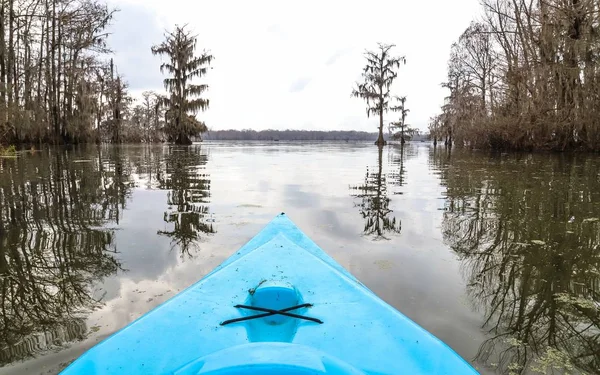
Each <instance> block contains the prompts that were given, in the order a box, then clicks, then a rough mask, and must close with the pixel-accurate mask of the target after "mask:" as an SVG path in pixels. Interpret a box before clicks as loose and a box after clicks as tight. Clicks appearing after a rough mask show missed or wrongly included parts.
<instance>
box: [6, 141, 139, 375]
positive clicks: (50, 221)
mask: <svg viewBox="0 0 600 375" xmlns="http://www.w3.org/2000/svg"><path fill="white" fill-rule="evenodd" d="M101 152H102V150H101V149H100V150H97V151H96V152H95V153H94V154H93V156H94V157H92V158H91V159H87V160H75V159H74V158H73V154H72V153H49V152H46V153H40V154H37V155H35V156H31V157H19V158H16V159H0V164H1V168H0V169H1V170H2V178H1V179H0V283H1V285H2V289H1V290H2V291H1V293H0V298H1V300H0V315H1V318H0V332H1V334H0V365H2V364H6V363H8V362H11V361H13V360H16V359H20V358H22V357H25V356H27V355H30V354H32V353H34V352H36V351H39V350H44V349H48V348H49V347H50V346H51V345H57V344H60V343H62V342H66V341H70V340H73V339H81V338H83V336H84V334H85V331H86V327H85V322H84V320H83V319H82V317H83V316H85V315H86V314H87V313H89V312H90V311H91V310H92V309H94V308H95V307H96V306H98V302H99V301H98V298H94V297H93V296H92V293H91V287H92V285H93V284H94V283H96V282H97V281H98V280H100V279H102V278H104V277H106V276H109V275H112V274H114V273H116V272H117V271H118V270H120V269H121V264H120V263H119V261H118V260H117V259H118V258H117V254H118V251H117V248H116V246H115V245H114V241H113V239H114V233H113V231H112V230H110V229H105V226H106V225H107V224H108V223H110V222H116V221H118V218H119V214H120V210H122V209H123V208H124V206H125V201H126V197H127V196H128V194H129V192H130V187H131V185H129V184H128V183H127V182H126V181H127V180H128V175H127V173H128V169H127V168H125V167H124V166H123V165H122V164H121V161H120V158H119V157H118V156H117V157H115V158H114V159H111V160H108V161H106V162H101V161H100V160H101V159H100V157H99V156H100V155H99V153H101ZM114 152H118V151H116V149H115V151H114ZM113 160H115V161H113Z"/></svg>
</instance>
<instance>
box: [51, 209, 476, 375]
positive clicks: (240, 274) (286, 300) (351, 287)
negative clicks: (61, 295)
mask: <svg viewBox="0 0 600 375" xmlns="http://www.w3.org/2000/svg"><path fill="white" fill-rule="evenodd" d="M282 373H285V374H289V375H294V374H297V375H308V374H329V375H387V374H390V375H391V374H412V375H421V374H457V375H463V374H465V375H467V374H477V372H476V371H475V370H474V369H473V368H472V367H471V366H470V365H469V364H468V363H467V362H466V361H465V360H463V359H462V358H461V357H460V356H459V355H458V354H456V353H455V352H454V351H453V350H452V349H451V348H449V347H448V346H447V345H446V344H444V343H443V342H441V341H440V340H439V339H437V338H436V337H434V336H433V335H431V334H430V333H428V332H427V331H425V330H424V329H423V328H421V327H420V326H418V325H417V324H416V323H414V322H413V321H411V320H410V319H408V318H407V317H406V316H404V315H403V314H401V313H400V312H398V311H397V310H395V309H394V308H393V307H391V306H390V305H388V304H386V303H385V302H384V301H382V300H381V299H380V298H378V297H377V296H376V295H375V294H374V293H373V292H371V291H370V290H369V289H367V288H366V287H365V286H364V285H362V284H361V283H360V282H359V281H358V280H356V278H355V277H354V276H352V275H351V274H350V273H349V272H348V271H346V270H345V269H344V268H343V267H342V266H340V265H339V264H338V263H336V262H335V261H334V260H333V259H332V258H331V257H329V256H328V255H326V254H325V253H324V252H323V250H321V249H320V248H319V247H318V246H317V245H316V244H315V243H314V242H313V241H312V240H310V239H309V238H308V237H307V236H306V235H305V234H304V233H302V232H301V231H300V230H299V229H298V228H297V227H296V226H295V225H294V224H293V223H292V221H291V220H289V219H288V218H287V216H285V214H281V215H278V216H277V217H275V219H273V220H272V221H271V223H269V224H268V225H267V226H266V227H265V228H264V229H263V230H262V231H261V232H260V233H258V234H257V235H256V236H255V237H254V238H252V239H251V240H250V241H249V242H248V243H247V244H246V245H244V246H243V247H242V248H241V249H240V250H239V251H238V252H237V253H235V254H234V255H233V256H231V257H230V258H229V259H227V260H226V261H225V262H223V263H222V264H221V265H220V266H218V267H217V268H216V269H215V270H213V271H212V272H211V273H209V274H208V275H206V276H205V277H204V278H202V279H201V280H200V281H198V282H197V283H195V284H194V285H192V286H190V287H189V288H187V289H186V290H184V291H182V292H181V293H179V294H178V295H176V296H174V297H173V298H171V299H170V300H168V301H166V302H165V303H163V304H162V305H160V306H158V307H157V308H155V309H154V310H152V311H150V312H148V313H147V314H145V315H143V316H142V317H140V318H139V319H137V320H136V321H134V322H132V323H131V324H129V325H128V326H126V327H125V328H123V329H121V330H120V331H118V332H116V333H115V334H113V335H112V336H111V337H109V338H107V339H106V340H104V341H102V342H101V343H99V344H98V345H96V346H95V347H93V348H91V349H90V350H89V351H87V352H86V353H84V354H83V355H82V356H81V357H80V358H79V359H77V360H76V361H74V362H73V363H72V364H71V365H70V366H69V367H67V368H66V369H65V370H64V371H63V374H64V375H75V374H77V375H79V374H177V375H229V374H245V375H254V374H256V375H258V374H260V375H274V374H282Z"/></svg>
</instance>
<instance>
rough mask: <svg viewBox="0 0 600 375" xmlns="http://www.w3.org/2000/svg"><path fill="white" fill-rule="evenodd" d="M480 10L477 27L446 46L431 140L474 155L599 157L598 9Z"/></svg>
mask: <svg viewBox="0 0 600 375" xmlns="http://www.w3.org/2000/svg"><path fill="white" fill-rule="evenodd" d="M482 4H483V8H484V14H483V20H482V21H481V22H473V23H472V24H471V25H470V26H469V27H468V28H467V29H466V30H465V31H464V33H463V34H462V35H461V36H460V38H459V39H458V41H457V42H456V43H454V44H453V45H452V48H451V52H450V59H449V62H448V80H447V82H445V83H444V84H443V86H444V87H446V88H448V90H449V96H448V97H447V98H446V100H445V104H444V105H443V107H442V112H441V114H439V115H438V116H436V117H434V118H432V120H431V124H430V132H431V134H432V135H433V136H434V137H435V138H436V140H443V141H444V142H445V143H446V144H448V145H452V144H453V143H455V144H457V145H461V146H462V145H465V146H469V147H477V148H494V149H517V150H533V149H548V150H557V151H564V150H575V149H578V150H588V151H600V67H599V62H600V33H599V31H600V17H599V13H600V3H598V2H597V1H580V0H573V1H563V0H543V1H525V0H483V2H482Z"/></svg>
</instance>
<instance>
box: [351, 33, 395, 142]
mask: <svg viewBox="0 0 600 375" xmlns="http://www.w3.org/2000/svg"><path fill="white" fill-rule="evenodd" d="M393 47H395V45H393V44H381V43H379V44H378V50H377V51H375V52H373V51H366V52H365V59H366V60H367V65H366V66H365V68H364V69H363V73H362V77H363V82H362V83H358V82H357V84H356V88H354V89H353V90H352V96H354V97H356V98H361V99H364V100H365V101H366V102H367V117H369V116H371V115H379V137H378V138H377V141H376V142H375V144H377V145H384V144H385V140H384V139H383V114H384V112H388V111H390V110H391V111H395V110H397V109H395V108H396V107H390V103H389V101H390V97H391V96H390V89H391V86H392V83H393V82H394V80H395V79H396V77H397V76H398V73H397V72H396V71H397V69H398V68H399V67H400V64H402V63H404V64H405V63H406V58H405V57H404V56H401V57H398V56H392V55H391V54H390V51H391V49H392V48H393Z"/></svg>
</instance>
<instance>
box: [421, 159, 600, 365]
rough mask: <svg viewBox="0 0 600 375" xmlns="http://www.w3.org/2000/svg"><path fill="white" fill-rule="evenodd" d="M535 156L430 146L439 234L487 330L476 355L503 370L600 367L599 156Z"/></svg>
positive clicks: (482, 360)
mask: <svg viewBox="0 0 600 375" xmlns="http://www.w3.org/2000/svg"><path fill="white" fill-rule="evenodd" d="M541 157H542V156H519V155H517V156H510V157H509V156H502V157H500V156H497V157H489V158H485V157H482V155H476V154H463V155H460V156H459V155H457V154H454V155H453V162H452V163H451V164H448V163H447V162H446V161H447V158H448V155H445V153H444V152H440V151H438V153H437V154H432V155H431V158H432V160H434V161H435V163H437V166H438V169H439V170H440V171H441V178H442V183H443V184H444V185H445V186H446V187H447V198H446V205H445V213H444V218H443V234H444V238H445V239H446V241H447V242H448V243H449V244H450V246H451V248H452V250H454V251H455V252H456V253H457V254H458V256H459V257H460V259H461V261H462V264H463V269H464V272H465V277H466V279H467V281H468V293H469V295H470V296H471V298H472V301H473V303H474V305H475V306H477V307H478V308H480V309H481V310H482V311H483V313H484V316H485V325H484V327H486V329H487V330H488V331H489V333H490V338H489V339H488V340H487V341H485V342H484V343H483V344H482V345H481V347H480V350H479V353H478V354H477V360H479V361H481V362H483V363H487V364H492V363H494V364H497V366H498V367H499V370H500V371H501V372H502V373H509V372H511V373H526V372H529V371H537V372H540V373H544V374H545V373H552V371H555V370H556V371H567V370H569V369H571V368H572V367H573V366H575V367H578V368H580V369H582V370H584V371H589V372H591V373H598V369H600V219H599V214H600V181H599V180H598V178H597V177H598V175H599V172H600V168H599V164H598V163H597V161H595V160H593V159H591V158H589V159H578V158H577V157H566V156H560V157H555V158H552V159H551V160H550V161H549V160H547V159H545V160H541ZM545 158H547V156H545ZM461 165H462V166H461ZM464 165H469V168H464ZM569 372H570V370H569Z"/></svg>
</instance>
